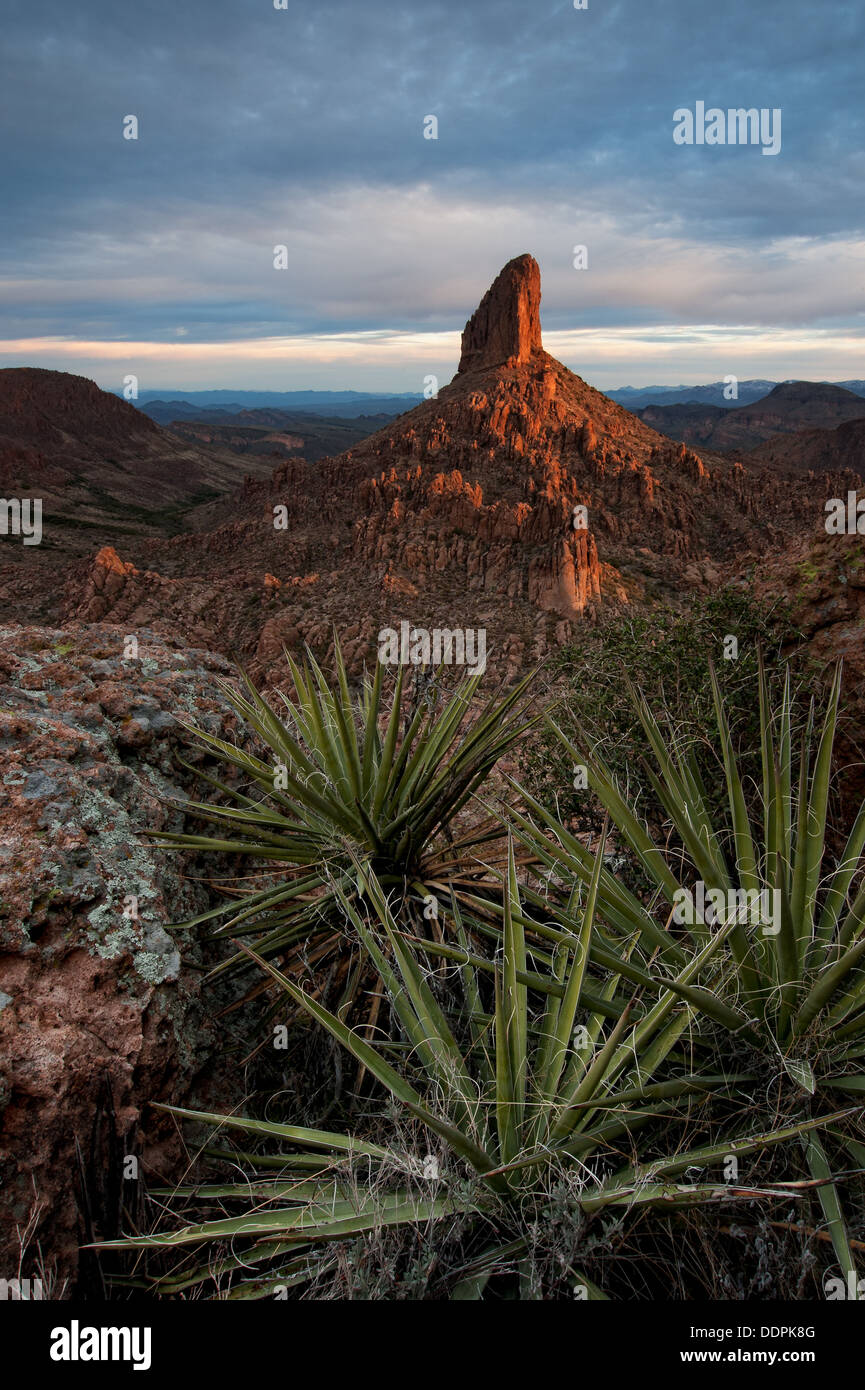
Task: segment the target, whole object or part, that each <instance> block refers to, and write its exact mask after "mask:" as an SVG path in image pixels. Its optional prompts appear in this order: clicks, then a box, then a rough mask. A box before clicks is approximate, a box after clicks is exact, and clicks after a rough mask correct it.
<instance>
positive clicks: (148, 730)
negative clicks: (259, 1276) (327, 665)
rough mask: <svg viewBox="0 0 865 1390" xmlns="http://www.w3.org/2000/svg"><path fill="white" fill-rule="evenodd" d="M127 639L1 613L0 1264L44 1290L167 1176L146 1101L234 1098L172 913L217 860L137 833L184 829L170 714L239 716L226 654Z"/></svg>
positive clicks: (194, 955)
mask: <svg viewBox="0 0 865 1390" xmlns="http://www.w3.org/2000/svg"><path fill="white" fill-rule="evenodd" d="M126 637H127V635H126V634H125V633H124V632H123V630H122V629H118V628H112V627H103V626H99V625H95V626H83V625H74V624H73V625H69V626H67V627H65V628H64V629H62V630H55V631H48V630H45V629H40V628H33V627H19V628H8V627H5V628H3V629H0V740H2V747H3V767H2V774H0V820H2V832H0V1156H2V1167H3V1180H2V1186H0V1269H2V1271H3V1272H4V1275H7V1276H8V1277H11V1274H16V1273H18V1272H19V1271H20V1274H21V1276H22V1277H31V1278H41V1279H42V1280H43V1286H44V1293H45V1296H46V1297H62V1296H64V1295H67V1296H68V1294H69V1293H70V1291H71V1290H72V1289H73V1287H74V1286H75V1283H76V1280H77V1279H78V1275H79V1249H78V1247H79V1243H80V1242H82V1241H84V1240H85V1238H86V1237H87V1235H88V1234H89V1233H91V1232H92V1233H93V1234H95V1235H102V1236H111V1235H112V1234H116V1233H117V1232H116V1230H112V1229H111V1223H112V1221H113V1220H119V1204H120V1203H121V1202H122V1203H123V1204H124V1205H125V1206H126V1207H127V1209H128V1210H129V1211H133V1210H134V1209H135V1199H136V1194H137V1193H138V1192H140V1190H141V1183H142V1182H145V1181H146V1180H147V1179H148V1178H150V1179H152V1178H154V1177H156V1178H159V1179H162V1180H165V1179H166V1178H169V1179H170V1178H171V1176H172V1172H173V1166H174V1165H175V1164H176V1162H177V1160H178V1158H179V1156H180V1146H179V1143H178V1139H177V1136H176V1132H175V1127H174V1126H173V1125H172V1124H171V1123H170V1122H167V1121H166V1119H165V1117H162V1118H161V1119H160V1117H159V1115H158V1114H157V1113H156V1112H154V1111H148V1112H147V1113H146V1114H145V1113H144V1107H145V1105H146V1103H147V1102H150V1101H157V1100H161V1099H162V1100H169V1101H172V1102H175V1103H183V1098H184V1097H187V1098H189V1097H191V1096H197V1097H198V1098H199V1100H203V1101H206V1100H208V1099H213V1098H214V1096H213V1092H212V1090H211V1088H212V1087H214V1086H216V1087H218V1094H219V1097H220V1098H227V1099H229V1100H230V1103H234V1102H235V1100H236V1099H238V1098H239V1097H238V1096H237V1094H236V1083H235V1081H234V1080H233V1079H232V1075H231V1073H225V1071H224V1064H223V1060H222V1059H223V1056H224V1042H225V1037H224V1034H223V1036H222V1037H220V1034H219V1033H218V1032H217V1030H216V1027H215V1025H214V1022H213V1014H214V1013H215V1011H216V1004H215V1000H214V997H213V995H212V994H210V995H208V996H206V997H204V998H203V997H202V996H201V994H200V980H201V974H200V968H201V967H200V964H199V968H198V970H195V969H190V968H189V965H190V964H191V965H193V966H194V964H195V962H196V960H199V961H200V948H199V947H198V946H197V945H196V943H195V940H194V939H192V938H188V937H184V938H183V947H182V957H181V948H180V946H179V945H178V941H177V939H175V938H174V937H173V936H171V935H170V934H169V933H168V932H166V930H165V925H166V924H167V923H170V922H175V921H178V920H182V919H184V918H185V917H188V916H193V915H196V914H197V913H199V912H201V911H203V910H205V909H206V908H207V907H208V906H209V905H211V903H212V902H213V900H214V895H213V894H212V893H211V891H210V890H209V889H208V886H207V880H208V878H209V877H210V876H211V875H212V874H213V873H214V872H215V869H216V868H217V866H215V865H214V863H212V862H211V863H208V864H205V863H204V862H202V863H201V864H199V863H197V862H195V861H194V860H193V859H192V858H191V857H190V856H181V855H177V854H175V853H172V852H169V851H165V850H161V849H159V848H158V847H156V846H155V845H153V844H152V843H150V842H149V841H148V840H147V839H145V838H144V837H143V835H142V832H144V831H146V830H154V829H159V828H166V829H181V828H183V824H184V817H183V814H182V812H179V811H176V810H173V809H171V808H170V807H168V806H166V805H165V798H169V799H173V798H178V799H180V800H185V799H186V796H187V793H186V791H185V790H184V785H183V782H182V780H181V779H182V778H183V777H184V776H186V775H185V774H183V772H182V770H180V769H178V766H177V763H176V759H175V757H174V754H175V746H176V744H177V743H178V742H180V740H181V730H180V728H179V725H178V723H177V720H178V718H189V717H190V716H192V717H194V719H195V720H196V721H197V722H198V723H201V724H203V725H204V726H205V727H209V728H211V729H212V730H214V731H215V730H231V729H232V728H233V722H232V717H231V714H230V710H229V707H228V706H227V704H226V702H225V701H224V700H223V698H222V697H221V696H220V695H219V693H218V691H217V690H216V688H215V679H216V677H217V676H218V675H225V674H227V673H228V671H229V669H230V668H229V667H228V666H227V663H226V662H225V661H223V660H222V659H221V658H219V657H217V656H214V655H213V654H209V653H206V652H203V651H189V650H185V649H183V648H181V647H179V646H172V644H171V643H170V642H168V641H166V639H165V638H163V637H159V638H157V637H156V636H155V635H154V634H153V633H150V632H147V631H145V630H142V631H140V632H139V633H138V634H137V637H138V644H139V645H138V651H137V654H136V655H135V656H130V655H129V652H130V650H131V649H130V647H129V645H128V642H127V640H126ZM183 743H184V747H185V748H186V743H187V740H186V739H185V738H184V739H183ZM187 751H188V750H187ZM193 756H194V755H193ZM186 780H187V785H188V783H189V778H188V777H187V778H186ZM129 1159H132V1160H134V1162H133V1163H131V1164H130V1163H129V1162H126V1161H125V1160H129ZM136 1164H137V1167H138V1179H137V1180H136V1179H134V1178H130V1177H129V1174H130V1173H132V1172H133V1171H134V1169H135V1166H136ZM124 1174H125V1175H126V1176H125V1180H124ZM88 1223H89V1224H88ZM91 1258H92V1257H91ZM10 1272H11V1274H10Z"/></svg>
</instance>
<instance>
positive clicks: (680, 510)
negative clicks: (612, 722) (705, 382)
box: [66, 256, 846, 674]
mask: <svg viewBox="0 0 865 1390" xmlns="http://www.w3.org/2000/svg"><path fill="white" fill-rule="evenodd" d="M841 485H842V483H840V482H839V483H838V484H837V486H841ZM843 485H845V486H846V481H845V482H844V483H843ZM812 492H813V489H811V491H810V492H809V490H808V489H807V488H805V487H804V486H803V485H802V482H801V480H799V481H797V480H795V479H791V480H785V481H784V482H783V484H780V485H779V480H778V478H777V475H776V474H775V472H774V471H770V470H768V469H765V468H759V467H751V468H745V467H743V466H742V465H741V464H740V463H738V462H736V461H733V460H731V459H727V458H724V457H722V456H720V455H715V454H710V453H706V452H702V453H701V454H699V455H698V454H697V453H695V452H694V451H693V450H691V449H688V448H686V447H685V446H683V445H677V444H674V443H672V442H671V441H670V440H669V439H667V438H665V437H663V436H662V435H659V434H658V433H657V432H656V431H655V430H653V429H651V428H650V427H649V426H648V425H647V424H646V423H644V422H643V421H642V420H639V419H637V418H636V417H635V415H633V414H632V413H630V412H629V411H627V410H626V409H624V408H623V407H622V406H619V405H617V404H616V403H615V402H613V401H611V400H610V399H609V398H608V397H606V396H604V395H602V394H601V393H600V392H598V391H596V390H594V389H593V388H592V387H590V386H588V385H587V384H586V382H584V381H583V380H582V379H581V378H580V377H579V376H577V375H575V374H574V373H573V372H570V371H569V370H568V369H567V368H565V367H564V366H563V365H562V364H561V363H560V362H558V361H556V359H555V358H553V357H551V356H550V355H549V354H548V353H547V352H545V351H544V348H543V344H542V338H541V324H540V272H539V269H538V266H537V263H536V262H535V261H534V260H533V259H532V257H531V256H520V257H518V258H517V259H515V260H514V261H511V262H509V264H508V265H507V266H505V268H504V270H503V271H502V272H501V274H500V275H499V276H498V277H497V279H496V280H495V282H494V284H493V285H492V286H491V288H490V289H489V291H488V292H487V293H486V294H485V295H484V297H483V299H482V300H481V303H480V305H479V307H478V309H477V311H476V313H475V314H474V315H473V316H472V317H471V319H470V320H469V322H468V323H467V325H466V328H465V332H464V334H463V340H462V354H461V358H460V363H459V369H458V371H457V374H456V376H455V377H454V378H453V380H452V381H451V382H450V384H449V385H447V386H445V387H444V388H443V389H442V390H441V391H440V392H439V394H438V396H437V398H436V399H434V400H429V401H425V402H423V403H422V404H421V405H419V406H417V407H416V408H415V409H413V410H411V411H409V412H408V413H407V414H405V415H402V416H400V417H399V418H398V419H397V420H395V421H393V422H392V423H391V424H389V425H388V426H387V427H386V428H385V429H383V430H380V431H379V432H378V433H376V434H374V435H372V436H371V437H370V438H368V439H366V440H364V441H363V442H362V443H360V444H358V445H357V447H356V448H354V449H352V450H350V451H347V452H345V453H343V454H341V455H340V456H339V457H337V458H334V459H329V460H323V461H321V462H320V463H318V464H317V465H316V466H315V467H314V468H312V467H310V466H308V465H307V464H305V463H304V462H288V463H285V464H283V465H281V466H280V467H279V468H277V470H276V471H275V472H274V474H273V476H272V477H271V478H270V479H268V480H266V481H258V482H256V481H249V482H247V483H246V484H245V485H244V487H243V489H242V490H241V491H240V492H238V493H237V494H235V495H233V496H232V497H231V498H225V499H223V500H221V501H216V502H214V503H211V504H208V505H207V506H205V507H204V508H202V509H200V510H199V511H198V512H197V514H196V518H195V525H196V527H197V528H201V530H200V534H197V535H195V536H188V535H187V536H184V537H183V538H178V539H176V540H172V541H168V542H164V541H150V542H143V541H141V542H135V541H133V542H130V543H128V544H127V543H124V544H123V545H119V546H116V547H114V548H113V549H112V550H110V551H107V550H104V551H103V552H102V553H101V554H100V555H98V556H97V557H96V559H95V560H94V561H93V562H92V563H91V564H89V565H88V566H84V565H82V566H80V567H79V568H78V570H77V571H76V573H75V574H74V575H73V576H72V578H71V579H70V583H69V585H68V588H67V599H66V603H67V607H66V612H67V614H69V615H70V616H73V615H74V616H76V617H77V618H79V619H82V620H85V621H101V620H105V619H108V620H111V621H116V622H121V623H123V624H125V625H127V626H129V627H131V628H134V627H136V626H137V625H138V624H153V625H157V626H159V627H161V628H165V630H167V631H171V632H173V633H175V634H176V635H178V636H180V637H186V638H187V639H188V640H190V641H194V642H197V643H206V644H210V645H213V644H216V645H218V646H219V647H220V649H221V650H231V651H236V652H237V653H238V654H239V655H241V656H243V658H244V659H245V660H246V661H247V662H248V663H250V664H251V665H252V666H253V667H254V668H255V669H257V670H259V671H262V672H265V673H267V674H272V673H275V672H277V671H278V670H279V669H280V666H281V660H282V649H283V647H284V646H288V647H290V648H293V647H297V646H298V644H300V643H302V642H304V641H308V642H310V643H311V644H312V645H313V646H314V647H315V648H317V649H318V650H320V651H322V653H323V654H326V652H327V649H328V648H329V646H330V643H331V633H332V627H333V625H334V624H336V625H337V627H338V629H339V631H340V633H341V636H342V638H343V640H344V642H345V644H346V646H347V649H348V653H349V658H350V660H352V661H353V662H354V663H355V666H359V664H360V663H361V662H362V660H363V659H364V658H368V657H369V656H370V655H371V654H372V653H373V652H374V650H375V645H376V635H377V633H378V632H379V630H380V629H381V628H383V627H386V626H396V625H398V624H399V622H400V621H402V620H405V621H408V622H410V623H412V624H414V625H416V626H423V627H426V628H429V629H434V628H447V629H454V628H463V629H465V628H478V627H483V628H485V629H486V630H487V633H488V646H489V647H490V648H491V649H492V650H493V653H494V657H493V665H494V666H496V668H497V669H498V668H500V669H502V670H503V671H511V670H516V669H517V668H518V667H519V666H520V665H525V664H526V663H528V662H530V661H533V660H535V659H536V658H537V657H539V656H540V655H542V654H543V653H544V652H546V651H547V650H549V649H550V647H551V646H554V645H555V644H557V643H558V642H561V641H563V640H566V639H567V637H568V636H569V635H570V634H571V633H572V632H573V631H574V630H575V627H576V626H578V625H579V623H580V622H582V621H587V620H588V621H591V620H592V618H593V617H594V616H596V615H597V613H598V612H599V611H600V610H601V608H602V607H603V606H605V605H606V606H610V605H613V606H615V605H618V604H622V603H627V602H633V601H635V600H636V601H639V600H643V599H652V598H653V597H658V596H664V597H671V596H675V597H679V596H681V595H682V593H683V592H686V591H687V590H688V589H689V588H694V587H697V588H699V587H706V586H711V585H714V584H715V583H717V582H718V580H719V578H720V577H721V576H722V575H723V574H724V573H729V572H733V571H735V570H737V569H741V568H743V567H744V566H746V565H747V564H748V563H750V562H751V561H752V560H753V559H754V558H755V557H757V556H762V555H763V554H765V552H766V550H767V549H771V548H772V547H779V546H783V545H784V544H785V543H786V541H787V540H788V539H789V538H790V537H791V536H794V535H797V534H801V532H802V531H803V530H807V529H808V528H809V527H810V526H811V525H812V524H813V523H814V521H815V518H814V517H812V515H811V513H812V512H813V502H812V500H811V493H812ZM275 521H276V523H277V524H276V525H275V524H274V523H275ZM575 523H576V524H575Z"/></svg>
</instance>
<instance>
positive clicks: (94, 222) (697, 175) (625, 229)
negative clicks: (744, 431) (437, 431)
mask: <svg viewBox="0 0 865 1390" xmlns="http://www.w3.org/2000/svg"><path fill="white" fill-rule="evenodd" d="M7 12H8V13H7V18H6V20H5V23H4V29H5V33H4V38H5V58H4V71H3V72H2V91H3V97H2V111H0V150H2V155H0V176H2V179H3V185H4V188H5V190H6V198H5V200H4V206H3V210H2V214H0V236H2V245H3V247H4V251H3V260H2V267H0V271H2V283H0V292H2V297H3V302H4V328H3V336H4V337H5V338H22V337H27V338H31V337H39V336H43V335H57V334H61V335H63V334H67V335H71V336H73V337H77V338H84V339H93V340H95V339H106V340H109V339H130V340H143V339H148V340H151V341H156V342H160V341H164V342H172V341H176V339H177V337H178V330H183V336H184V337H185V338H187V339H189V340H191V341H201V342H217V341H231V340H242V339H244V338H255V337H267V336H273V335H282V334H302V333H314V332H333V331H335V330H337V329H340V328H345V329H350V330H364V329H384V328H390V329H393V328H395V329H410V328H418V329H423V328H427V329H435V330H438V329H452V328H454V327H457V326H459V325H460V323H461V322H462V320H463V319H464V318H465V316H466V314H467V313H468V312H469V311H470V309H471V308H472V307H473V304H474V302H475V300H476V299H477V297H478V295H479V293H480V292H481V290H482V289H483V287H484V285H485V283H486V282H487V281H488V280H489V278H490V277H491V275H492V274H493V273H494V272H495V270H496V269H497V268H498V266H499V265H500V264H501V263H502V261H503V260H505V259H507V258H508V257H509V256H510V255H513V254H516V253H518V252H520V251H523V250H531V251H533V252H534V253H535V254H536V255H538V257H539V259H540V260H541V263H542V267H543V269H544V275H545V323H546V324H548V325H549V326H551V327H557V326H558V327H562V328H565V327H578V326H581V325H584V324H587V323H590V324H592V325H595V326H598V325H601V326H602V325H605V324H609V325H615V324H619V325H628V324H631V325H645V324H651V323H653V322H655V323H688V322H713V323H737V322H738V323H742V322H748V323H756V324H772V323H775V324H784V325H790V326H796V325H798V326H800V327H802V328H803V329H809V328H810V329H813V328H816V327H820V326H826V325H830V324H831V325H837V326H845V325H846V326H847V327H848V328H851V329H852V328H855V327H856V326H857V325H859V326H861V320H862V313H863V308H865V305H863V291H862V276H861V273H857V272H861V263H860V265H859V266H857V261H856V243H857V242H859V241H861V239H862V228H863V221H865V207H863V200H865V180H863V174H865V154H863V122H865V114H863V111H862V103H861V95H860V93H861V53H862V48H863V44H862V39H863V35H865V12H863V11H862V9H861V6H859V5H858V4H857V3H855V0H851V3H839V0H830V2H829V3H827V4H825V5H823V6H821V7H820V8H819V10H816V11H815V8H814V6H813V3H808V4H805V3H804V0H789V2H787V3H782V0H761V3H760V5H759V7H757V6H755V5H754V4H753V0H730V3H728V4H726V5H724V6H713V7H709V8H703V7H695V6H694V5H693V3H691V2H690V0H660V3H653V4H651V5H647V4H646V3H645V0H618V2H616V0H610V3H605V0H589V9H588V10H587V11H580V12H577V11H575V10H574V9H573V6H572V4H571V3H569V2H567V3H566V2H565V0H559V3H540V4H539V3H537V0H525V3H516V2H515V0H472V3H471V4H467V3H465V0H459V3H457V2H456V0H434V2H433V3H426V4H422V5H418V6H412V7H409V6H406V5H404V4H394V3H375V2H374V0H367V2H366V3H365V4H363V5H357V4H356V3H353V0H342V2H341V3H317V4H316V5H315V6H314V7H310V6H309V4H308V3H306V0H289V9H288V10H287V11H277V10H274V9H273V7H272V3H265V0H258V3H257V4H251V3H249V0H209V3H203V0H184V3H183V4H177V3H176V0H174V2H173V3H171V4H169V3H167V0H147V3H144V4H139V5H137V6H130V5H119V4H117V3H116V0H80V3H79V4H78V5H76V6H74V7H72V6H69V5H68V4H65V3H63V4H61V3H59V0H47V3H42V4H40V5H39V6H33V5H32V3H29V0H12V3H11V4H8V3H7ZM697 100H703V101H705V102H706V104H707V105H718V106H721V107H723V108H726V107H727V106H758V107H780V108H781V110H782V112H783V147H782V153H781V155H780V156H779V157H778V158H776V159H767V158H763V157H762V156H761V155H760V152H759V150H757V149H750V148H748V149H742V148H715V149H710V148H705V147H704V148H696V147H694V148H681V147H677V146H675V145H674V143H673V140H672V125H673V121H672V115H673V111H674V110H675V109H676V108H677V107H679V106H688V107H693V105H694V103H695V102H696V101H697ZM130 113H131V114H135V115H137V116H138V118H139V120H140V138H139V140H138V141H135V142H133V141H124V140H123V139H122V136H121V121H122V118H123V117H124V116H125V115H127V114H130ZM427 114H435V115H436V116H437V118H438V120H439V139H438V140H437V141H431V140H424V139H423V138H422V120H423V117H424V116H425V115H427ZM575 242H585V243H586V244H588V245H589V247H590V264H591V270H590V272H588V273H587V274H586V275H584V276H582V277H580V276H577V275H576V273H575V272H574V271H573V270H572V268H571V267H570V248H571V246H572V245H573V244H574V243H575ZM277 243H285V244H286V245H287V246H288V247H289V249H290V253H291V269H290V270H289V271H288V272H285V273H284V274H281V273H278V272H275V271H274V270H273V268H272V247H273V246H274V245H275V244H277Z"/></svg>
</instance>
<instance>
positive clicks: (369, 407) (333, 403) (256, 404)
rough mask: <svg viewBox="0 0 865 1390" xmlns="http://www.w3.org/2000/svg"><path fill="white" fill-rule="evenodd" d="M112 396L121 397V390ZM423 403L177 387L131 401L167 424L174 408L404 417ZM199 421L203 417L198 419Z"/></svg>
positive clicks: (385, 396) (180, 412) (387, 396)
mask: <svg viewBox="0 0 865 1390" xmlns="http://www.w3.org/2000/svg"><path fill="white" fill-rule="evenodd" d="M112 394H114V395H118V396H119V395H122V394H123V393H122V392H120V391H115V392H113V393H112ZM422 400H423V395H422V394H421V392H419V391H387V392H383V391H239V390H238V391H234V390H218V391H177V390H175V389H174V387H165V388H164V389H162V390H147V391H140V392H139V394H138V397H137V399H136V400H135V401H133V402H132V404H133V405H136V406H138V408H139V409H140V410H142V411H143V412H144V414H146V415H151V418H152V419H156V418H157V417H156V415H154V414H152V413H151V412H152V407H154V406H157V407H158V408H159V410H160V412H161V414H160V416H159V418H160V420H161V421H163V422H164V420H165V418H166V416H165V413H164V412H165V410H166V409H169V408H170V409H173V410H174V412H175V413H174V415H173V416H172V417H171V418H172V419H175V420H180V419H184V418H192V416H191V415H189V414H188V411H190V410H195V411H201V410H208V409H210V410H212V409H220V410H225V411H226V412H227V413H228V414H229V415H236V414H237V413H238V412H239V411H241V410H257V409H262V408H274V407H275V408H276V409H279V410H292V411H293V410H307V411H311V412H312V413H313V414H315V415H330V416H333V415H336V416H340V417H346V416H348V417H356V416H359V415H401V414H402V413H403V411H404V410H411V408H412V406H414V405H417V404H418V403H419V402H420V401H422ZM199 418H200V417H199Z"/></svg>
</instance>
